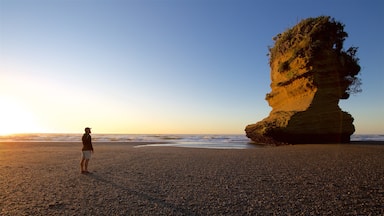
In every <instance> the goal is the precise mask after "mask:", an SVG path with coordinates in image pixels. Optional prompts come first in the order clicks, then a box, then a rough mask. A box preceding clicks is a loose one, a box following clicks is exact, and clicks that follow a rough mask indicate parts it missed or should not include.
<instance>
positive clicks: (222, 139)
mask: <svg viewBox="0 0 384 216" xmlns="http://www.w3.org/2000/svg"><path fill="white" fill-rule="evenodd" d="M81 136H82V134H64V133H62V134H14V135H3V136H0V142H81ZM92 140H93V142H151V143H153V142H161V143H164V142H167V143H179V144H180V143H184V144H191V143H195V144H196V143H205V144H213V143H222V144H225V143H232V144H233V143H248V142H250V140H249V139H248V138H247V137H246V136H245V135H243V134H237V135H222V134H92ZM351 141H384V135H383V134H354V135H352V136H351Z"/></svg>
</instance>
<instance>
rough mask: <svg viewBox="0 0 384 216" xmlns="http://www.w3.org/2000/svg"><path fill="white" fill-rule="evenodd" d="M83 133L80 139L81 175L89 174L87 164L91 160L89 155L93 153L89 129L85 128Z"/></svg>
mask: <svg viewBox="0 0 384 216" xmlns="http://www.w3.org/2000/svg"><path fill="white" fill-rule="evenodd" d="M84 130H85V133H84V134H83V137H82V138H81V139H82V141H83V148H82V149H81V161H80V169H81V173H82V174H87V173H90V172H89V171H88V163H89V160H90V159H91V155H92V154H93V153H94V150H93V146H92V137H91V135H90V134H91V128H89V127H86V128H85V129H84Z"/></svg>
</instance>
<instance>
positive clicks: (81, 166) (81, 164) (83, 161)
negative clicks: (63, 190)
mask: <svg viewBox="0 0 384 216" xmlns="http://www.w3.org/2000/svg"><path fill="white" fill-rule="evenodd" d="M84 163H85V158H84V157H81V161H80V170H81V172H84V171H85V169H84V165H85V164H84Z"/></svg>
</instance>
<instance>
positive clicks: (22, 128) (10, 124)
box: [0, 97, 42, 135]
mask: <svg viewBox="0 0 384 216" xmlns="http://www.w3.org/2000/svg"><path fill="white" fill-rule="evenodd" d="M0 119H1V124H0V135H7V134H14V133H35V132H42V130H41V128H40V126H39V125H38V122H37V121H36V119H35V118H34V116H33V114H32V113H31V112H29V111H28V109H27V108H25V107H23V106H22V104H20V103H18V102H17V101H14V100H12V99H9V98H4V97H2V98H0Z"/></svg>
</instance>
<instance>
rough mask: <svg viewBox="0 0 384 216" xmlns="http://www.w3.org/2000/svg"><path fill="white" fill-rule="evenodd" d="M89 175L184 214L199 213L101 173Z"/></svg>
mask: <svg viewBox="0 0 384 216" xmlns="http://www.w3.org/2000/svg"><path fill="white" fill-rule="evenodd" d="M87 176H88V177H90V178H93V179H95V180H97V181H99V182H101V183H103V184H107V185H111V186H112V187H114V188H117V189H119V190H121V191H124V192H127V193H129V194H132V195H135V196H137V197H140V198H142V199H146V200H148V201H150V202H152V203H155V204H157V205H159V206H163V207H166V208H170V209H173V211H174V212H178V213H180V214H182V215H197V214H196V213H195V212H192V211H191V210H189V209H186V208H183V207H181V206H178V205H176V204H174V203H169V202H166V201H164V200H163V199H160V198H157V197H154V196H151V195H149V194H146V193H143V192H140V191H137V190H133V189H131V188H128V187H125V186H123V185H120V184H116V183H115V182H112V181H110V180H108V179H107V178H104V177H103V176H102V175H101V174H98V173H91V174H87Z"/></svg>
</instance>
